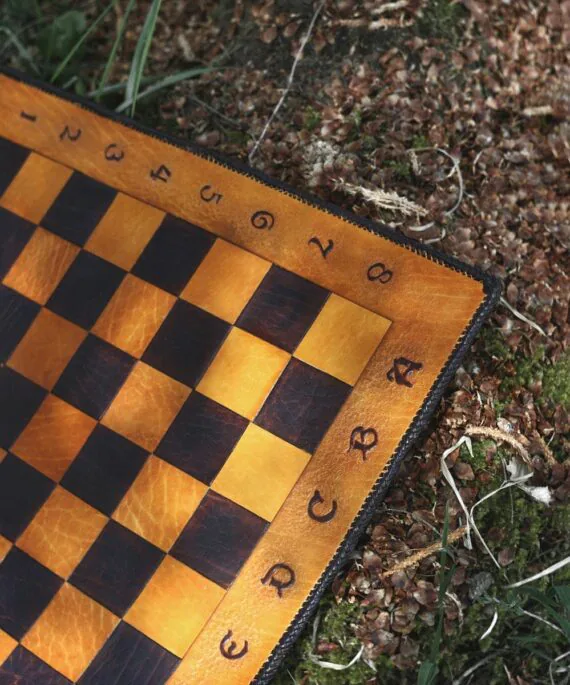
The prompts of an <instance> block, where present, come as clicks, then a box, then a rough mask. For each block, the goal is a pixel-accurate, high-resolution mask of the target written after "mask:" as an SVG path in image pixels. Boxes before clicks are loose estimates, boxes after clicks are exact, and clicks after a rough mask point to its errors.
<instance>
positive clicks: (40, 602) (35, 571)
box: [0, 547, 63, 640]
mask: <svg viewBox="0 0 570 685" xmlns="http://www.w3.org/2000/svg"><path fill="white" fill-rule="evenodd" d="M62 583H63V580H61V578H58V577H57V576H56V575H55V573H52V572H51V571H49V570H48V569H47V568H46V567H45V566H42V565H41V564H38V562H37V561H35V560H34V559H32V557H29V556H28V555H27V554H25V553H24V552H22V551H21V550H19V549H18V548H17V547H12V549H11V550H10V551H9V552H8V555H7V556H6V558H5V559H4V561H3V562H2V564H1V565H0V628H2V630H4V631H6V632H7V633H8V635H11V636H12V637H13V638H15V639H16V640H21V639H22V638H23V637H24V635H25V634H26V633H27V632H28V630H29V629H30V628H31V627H32V625H33V624H34V623H35V622H36V620H37V619H38V618H39V616H40V614H41V613H42V612H43V610H44V609H45V608H46V607H47V605H48V604H49V602H50V601H51V600H52V599H53V597H55V594H56V592H57V591H58V590H59V588H60V587H61V584H62Z"/></svg>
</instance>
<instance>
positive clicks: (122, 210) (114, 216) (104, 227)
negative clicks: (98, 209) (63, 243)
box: [85, 193, 165, 271]
mask: <svg viewBox="0 0 570 685" xmlns="http://www.w3.org/2000/svg"><path fill="white" fill-rule="evenodd" d="M164 216H165V214H164V212H161V211H160V210H159V209H155V208H154V207H151V206H150V205H147V204H145V203H143V202H139V200H135V199H134V198H132V197H129V196H128V195H123V194H122V193H118V194H117V196H116V198H115V199H114V200H113V203H112V204H111V206H110V207H109V209H108V210H107V212H106V214H105V216H104V217H103V218H102V219H101V221H100V222H99V224H98V225H97V228H96V229H95V230H94V231H93V233H92V234H91V236H90V237H89V240H88V241H87V243H86V245H85V249H86V250H89V252H93V254H96V255H98V256H99V257H102V258H103V259H106V260H107V261H109V262H113V264H116V265H117V266H120V267H122V268H123V269H125V270H127V271H128V270H129V269H131V268H132V267H133V266H134V264H135V262H136V261H137V259H138V258H139V257H140V255H141V253H142V251H143V250H144V248H145V247H146V246H147V244H148V242H149V241H150V239H151V238H152V236H153V235H154V233H155V231H156V229H157V228H158V227H159V226H160V224H161V223H162V220H163V219H164Z"/></svg>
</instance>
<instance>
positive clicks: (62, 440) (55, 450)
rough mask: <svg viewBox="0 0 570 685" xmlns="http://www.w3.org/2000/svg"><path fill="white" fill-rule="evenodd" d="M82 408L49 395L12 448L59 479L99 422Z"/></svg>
mask: <svg viewBox="0 0 570 685" xmlns="http://www.w3.org/2000/svg"><path fill="white" fill-rule="evenodd" d="M96 423H97V422H96V421H95V419H92V418H91V417H90V416H87V415H86V414H83V412H80V411H79V409H76V408H75V407H72V406H71V405H70V404H67V402H64V401H63V400H60V399H59V397H55V395H48V396H47V397H46V398H45V399H44V401H43V402H42V404H41V405H40V407H39V409H38V411H37V412H36V413H35V415H34V416H33V417H32V420H31V421H30V423H28V425H27V426H26V428H24V430H23V432H22V433H21V434H20V436H19V438H18V439H17V440H16V442H15V443H14V445H13V447H12V452H13V453H14V454H15V455H17V456H18V457H20V458H21V459H23V460H24V461H27V462H28V464H31V465H32V466H33V467H34V468H36V469H37V470H38V471H41V472H42V473H44V474H45V475H46V476H48V478H51V479H52V480H55V481H58V480H60V479H61V478H62V476H63V474H64V473H65V472H66V471H67V468H68V467H69V465H70V464H71V462H72V461H73V460H74V459H75V457H76V456H77V455H78V453H79V450H80V449H81V448H82V447H83V445H84V444H85V441H86V440H87V438H88V437H89V436H90V435H91V432H92V431H93V429H94V428H95V425H96Z"/></svg>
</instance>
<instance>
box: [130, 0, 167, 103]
mask: <svg viewBox="0 0 570 685" xmlns="http://www.w3.org/2000/svg"><path fill="white" fill-rule="evenodd" d="M161 5H162V0H153V2H152V5H151V6H150V8H149V10H148V13H147V15H146V19H145V22H144V25H143V28H142V31H141V35H140V36H139V39H138V42H137V46H136V48H135V54H134V56H133V63H132V65H131V72H130V74H129V80H128V81H127V90H126V92H125V102H128V103H129V105H127V107H128V106H130V108H131V111H130V114H131V116H134V114H135V108H136V104H137V98H138V95H139V89H140V85H141V79H142V75H143V71H144V68H145V64H146V60H147V58H148V53H149V51H150V46H151V43H152V38H153V36H154V31H155V28H156V22H157V19H158V13H159V12H160V7H161ZM121 106H122V105H121ZM121 111H122V110H121Z"/></svg>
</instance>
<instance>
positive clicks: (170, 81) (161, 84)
mask: <svg viewBox="0 0 570 685" xmlns="http://www.w3.org/2000/svg"><path fill="white" fill-rule="evenodd" d="M211 71H214V67H195V68H194V69H187V70H186V71H180V72H179V73H178V74H171V75H170V76H167V77H166V78H163V79H161V80H160V81H157V82H156V83H154V84H153V85H152V86H149V87H148V88H147V89H146V90H143V92H142V93H139V94H138V96H137V98H136V100H137V102H139V101H140V100H142V99H144V98H146V97H148V96H149V95H152V94H153V93H157V92H158V91H159V90H162V89H163V88H168V87H169V86H174V85H176V84H177V83H180V82H181V81H186V80H187V79H189V78H194V77H195V76H200V74H207V73H209V72H211ZM134 104H135V100H134V98H133V96H131V97H128V95H127V96H126V97H125V101H124V102H123V103H121V104H120V105H119V106H118V107H117V109H116V111H117V112H124V111H125V110H126V109H128V108H129V107H131V106H132V105H134ZM131 115H132V110H131Z"/></svg>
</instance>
